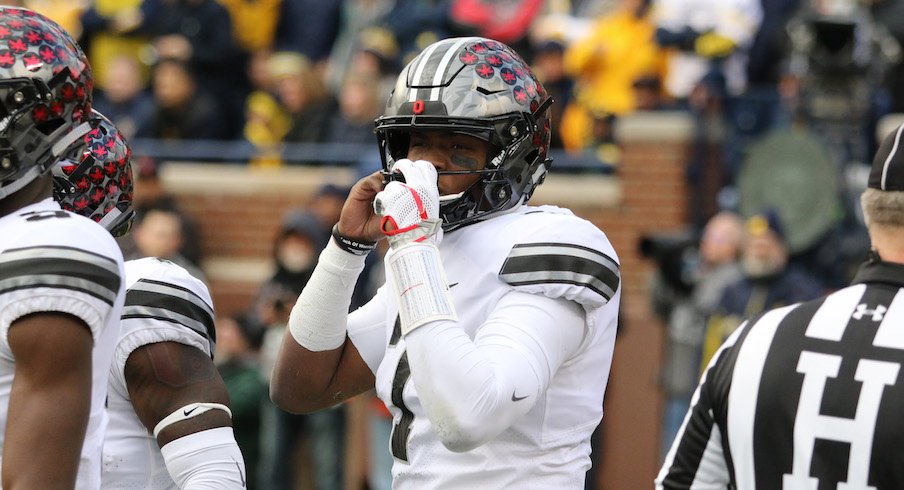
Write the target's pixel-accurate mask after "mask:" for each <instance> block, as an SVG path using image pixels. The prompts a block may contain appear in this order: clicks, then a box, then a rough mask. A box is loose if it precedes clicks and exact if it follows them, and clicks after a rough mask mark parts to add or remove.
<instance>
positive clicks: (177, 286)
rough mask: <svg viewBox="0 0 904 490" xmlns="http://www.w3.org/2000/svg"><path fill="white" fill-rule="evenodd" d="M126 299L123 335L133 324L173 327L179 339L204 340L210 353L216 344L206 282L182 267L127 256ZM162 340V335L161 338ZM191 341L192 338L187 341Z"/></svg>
mask: <svg viewBox="0 0 904 490" xmlns="http://www.w3.org/2000/svg"><path fill="white" fill-rule="evenodd" d="M125 271H126V300H125V308H124V309H123V315H122V319H123V336H124V337H125V336H126V335H128V334H129V331H131V330H132V329H131V328H130V325H131V326H135V327H136V328H140V329H147V328H148V327H149V326H151V327H155V328H158V329H159V330H166V329H169V330H175V332H174V334H181V335H177V337H175V338H172V339H169V340H176V341H179V340H181V339H180V338H178V337H180V336H182V335H186V336H188V337H189V339H187V340H190V339H191V338H194V339H197V338H198V337H200V338H202V339H203V340H204V343H205V344H206V345H205V347H206V348H205V349H202V350H204V351H205V352H206V353H207V354H209V355H210V356H211V357H213V353H214V347H215V345H216V330H215V328H214V318H215V317H214V309H213V300H212V299H211V297H210V291H209V290H208V288H207V285H205V284H204V282H202V281H201V280H200V279H198V278H196V277H194V276H192V275H191V274H190V273H189V272H188V271H187V270H185V269H184V268H183V267H181V266H179V265H176V264H174V263H172V262H170V261H168V260H162V259H158V258H154V257H149V258H144V259H137V260H130V261H128V262H126V264H125ZM161 340H165V339H161ZM187 343H190V344H191V343H192V342H187Z"/></svg>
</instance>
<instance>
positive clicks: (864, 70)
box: [788, 0, 901, 195]
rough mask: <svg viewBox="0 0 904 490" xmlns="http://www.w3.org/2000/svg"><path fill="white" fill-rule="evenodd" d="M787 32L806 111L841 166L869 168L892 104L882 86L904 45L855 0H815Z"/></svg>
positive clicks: (791, 62) (792, 69) (793, 72)
mask: <svg viewBox="0 0 904 490" xmlns="http://www.w3.org/2000/svg"><path fill="white" fill-rule="evenodd" d="M788 35H789V39H790V41H791V43H790V46H791V53H790V57H789V60H788V61H789V67H788V68H789V72H790V75H791V76H792V77H793V78H795V79H796V80H797V82H798V83H799V94H798V97H799V99H798V103H799V104H800V106H799V107H798V109H799V110H800V112H801V113H802V114H801V115H802V116H804V117H805V118H806V120H807V121H808V123H809V124H810V126H811V127H812V128H813V129H814V130H815V131H816V132H817V133H819V134H820V135H821V136H822V137H823V139H824V141H825V143H826V144H827V145H829V147H830V148H831V150H832V153H833V154H834V155H836V156H837V158H838V164H839V165H840V167H841V168H843V169H844V168H846V167H847V166H848V164H849V163H854V162H856V163H861V164H863V166H864V167H866V169H867V171H868V166H867V164H868V156H869V155H870V154H871V153H872V151H873V149H872V148H870V144H871V143H870V142H871V141H872V135H873V134H874V132H875V131H874V128H875V122H876V120H877V119H878V118H879V117H881V116H882V115H883V114H884V113H886V112H888V110H889V109H890V107H889V104H888V103H885V102H882V101H883V100H885V99H887V94H885V93H884V89H883V87H882V85H883V82H884V78H885V76H886V73H887V72H888V69H889V67H890V66H892V65H894V64H896V63H897V62H899V61H900V59H901V46H900V44H899V43H898V41H897V40H896V39H895V38H894V37H893V36H892V35H891V34H890V33H889V31H888V30H887V29H886V28H885V26H883V25H881V24H880V23H879V22H876V19H874V18H873V16H872V15H871V13H870V11H869V9H867V8H866V7H865V6H864V5H862V3H861V2H858V1H855V0H841V1H827V0H813V1H812V2H811V5H810V6H809V8H805V9H803V10H802V11H801V13H800V14H799V15H798V16H797V17H795V18H794V19H792V20H791V22H790V23H789V24H788ZM860 190H862V189H858V190H857V192H856V194H858V195H859V192H860Z"/></svg>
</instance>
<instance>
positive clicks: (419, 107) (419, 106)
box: [411, 99, 424, 114]
mask: <svg viewBox="0 0 904 490" xmlns="http://www.w3.org/2000/svg"><path fill="white" fill-rule="evenodd" d="M411 110H412V111H413V112H414V113H415V114H423V113H424V101H423V100H421V99H418V100H416V101H414V105H412V106H411Z"/></svg>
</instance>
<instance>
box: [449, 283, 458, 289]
mask: <svg viewBox="0 0 904 490" xmlns="http://www.w3.org/2000/svg"><path fill="white" fill-rule="evenodd" d="M455 286H458V283H457V282H453V283H452V284H449V289H452V288H454V287H455Z"/></svg>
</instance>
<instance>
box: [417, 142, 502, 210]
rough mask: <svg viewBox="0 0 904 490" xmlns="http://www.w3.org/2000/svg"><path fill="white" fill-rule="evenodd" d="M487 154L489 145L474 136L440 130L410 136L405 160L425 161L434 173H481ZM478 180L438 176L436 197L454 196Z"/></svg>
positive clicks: (464, 176)
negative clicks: (438, 195) (433, 168)
mask: <svg viewBox="0 0 904 490" xmlns="http://www.w3.org/2000/svg"><path fill="white" fill-rule="evenodd" d="M489 154H490V144H489V143H488V142H486V141H484V140H482V139H480V138H478V137H476V136H469V135H465V134H455V133H448V132H441V131H424V132H417V133H411V139H410V142H409V144H408V159H410V160H426V161H428V162H430V163H432V164H433V166H434V167H436V169H437V170H438V171H448V170H481V169H483V168H484V166H486V162H487V156H488V155H489ZM479 178H480V175H479V174H462V175H440V176H439V182H438V187H439V194H440V195H441V196H444V195H449V194H457V193H459V192H462V191H464V190H465V189H467V188H468V187H470V186H471V185H472V184H473V183H474V182H476V181H477V180H478V179H479Z"/></svg>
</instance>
